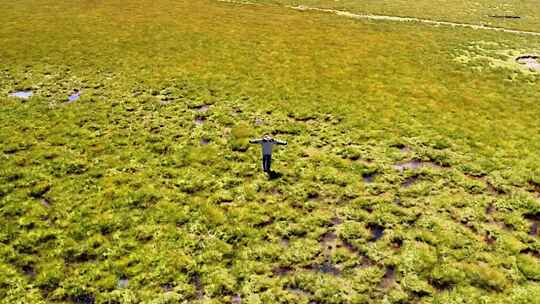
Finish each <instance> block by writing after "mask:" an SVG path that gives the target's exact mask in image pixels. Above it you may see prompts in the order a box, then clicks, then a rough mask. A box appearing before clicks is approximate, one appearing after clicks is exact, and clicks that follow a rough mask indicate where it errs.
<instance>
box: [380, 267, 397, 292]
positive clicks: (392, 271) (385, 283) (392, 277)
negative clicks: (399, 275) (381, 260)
mask: <svg viewBox="0 0 540 304" xmlns="http://www.w3.org/2000/svg"><path fill="white" fill-rule="evenodd" d="M395 283H396V267H394V266H388V267H386V272H385V273H384V276H383V279H382V281H381V283H380V285H379V287H381V288H383V289H387V288H390V287H392V286H393V285H394V284H395Z"/></svg>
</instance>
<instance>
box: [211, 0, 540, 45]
mask: <svg viewBox="0 0 540 304" xmlns="http://www.w3.org/2000/svg"><path fill="white" fill-rule="evenodd" d="M217 1H219V2H227V3H234V4H244V5H245V4H250V5H255V4H257V3H253V2H249V1H235V0H217ZM284 7H286V8H289V9H293V10H297V11H316V12H323V13H331V14H335V15H338V16H342V17H347V18H353V19H367V20H378V21H394V22H415V23H423V24H429V25H433V26H450V27H462V28H469V29H475V30H487V31H494V32H503V33H510V34H519V35H530V36H538V37H540V32H533V31H521V30H513V29H508V28H504V27H494V26H487V25H479V24H471V23H460V22H450V21H437V20H431V19H422V18H414V17H399V16H387V15H369V14H355V13H351V12H347V11H340V10H335V9H325V8H318V7H310V6H305V5H299V6H288V5H286V6H284Z"/></svg>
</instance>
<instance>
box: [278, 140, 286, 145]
mask: <svg viewBox="0 0 540 304" xmlns="http://www.w3.org/2000/svg"><path fill="white" fill-rule="evenodd" d="M275 142H276V144H278V145H283V146H286V145H287V142H286V141H283V140H276V141H275Z"/></svg>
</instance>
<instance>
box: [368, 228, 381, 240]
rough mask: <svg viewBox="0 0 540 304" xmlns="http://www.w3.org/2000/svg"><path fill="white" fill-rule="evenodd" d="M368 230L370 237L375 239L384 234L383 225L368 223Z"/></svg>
mask: <svg viewBox="0 0 540 304" xmlns="http://www.w3.org/2000/svg"><path fill="white" fill-rule="evenodd" d="M368 228H369V230H371V239H372V240H373V241H377V240H379V239H380V238H382V237H383V235H384V227H383V226H381V225H378V224H369V225H368Z"/></svg>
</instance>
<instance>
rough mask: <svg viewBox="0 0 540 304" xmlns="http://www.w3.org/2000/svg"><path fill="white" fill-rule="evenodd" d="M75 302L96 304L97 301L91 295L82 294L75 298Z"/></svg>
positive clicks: (77, 303) (76, 303) (78, 303)
mask: <svg viewBox="0 0 540 304" xmlns="http://www.w3.org/2000/svg"><path fill="white" fill-rule="evenodd" d="M73 302H74V303H75V304H94V303H95V302H96V299H95V297H94V295H91V294H80V295H76V296H75V297H73Z"/></svg>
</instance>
